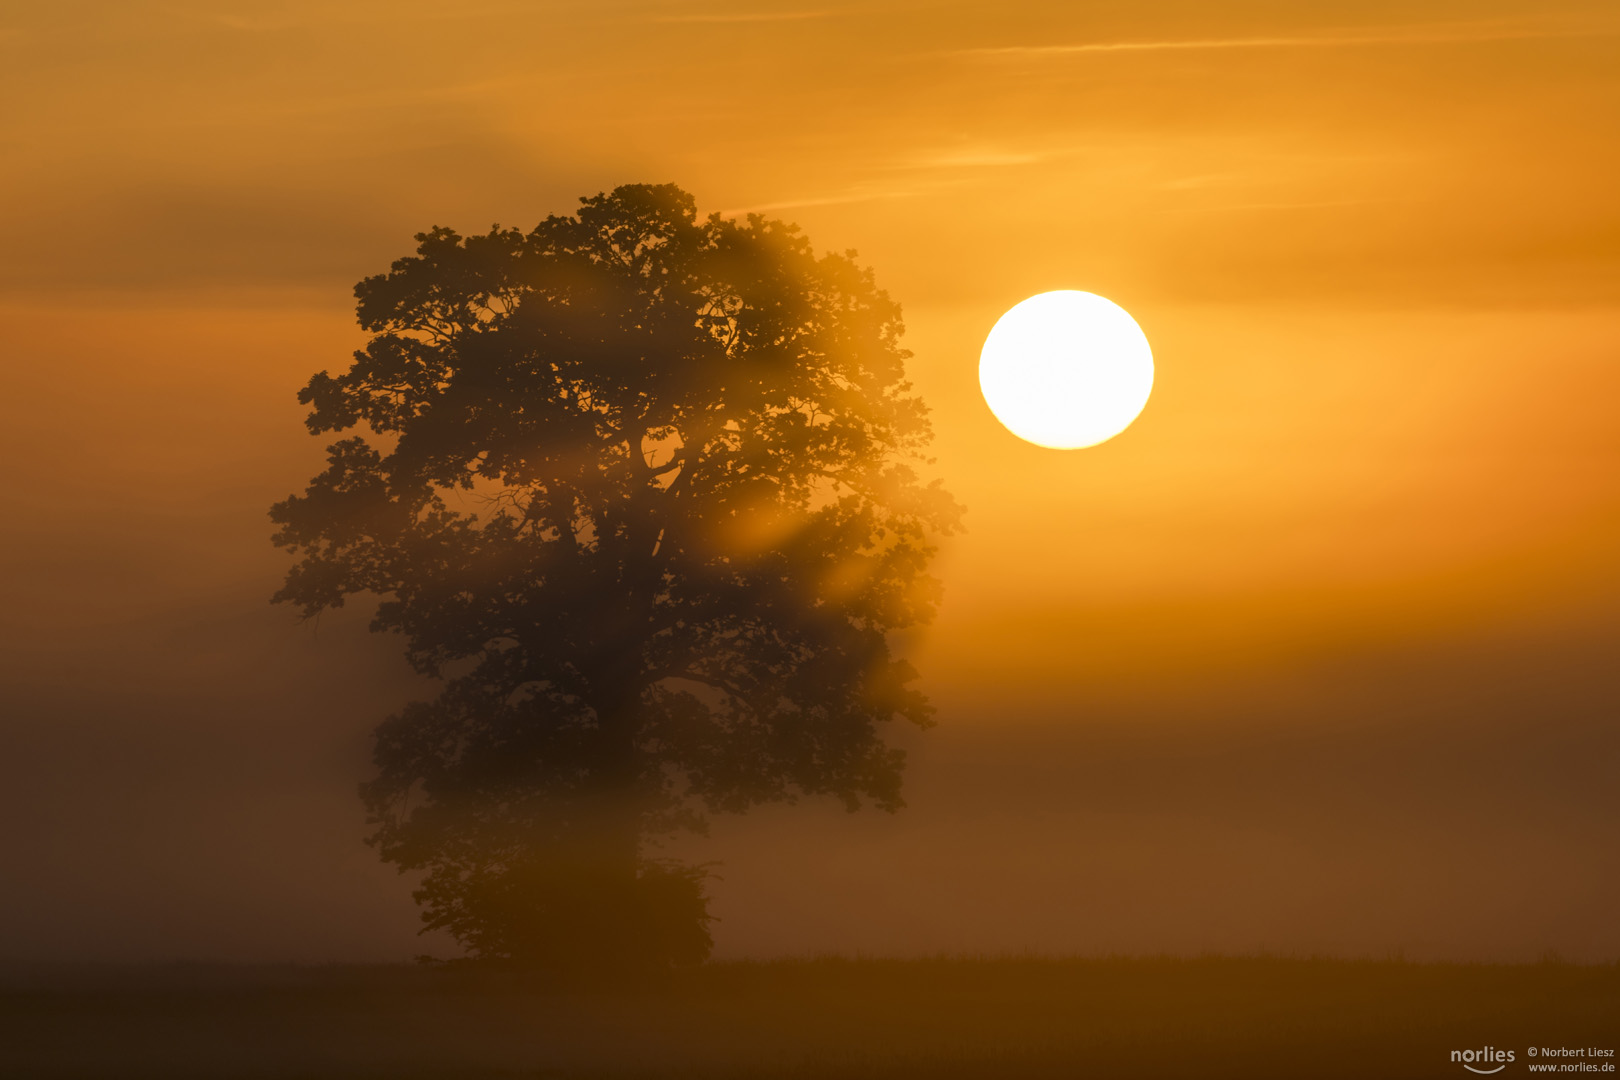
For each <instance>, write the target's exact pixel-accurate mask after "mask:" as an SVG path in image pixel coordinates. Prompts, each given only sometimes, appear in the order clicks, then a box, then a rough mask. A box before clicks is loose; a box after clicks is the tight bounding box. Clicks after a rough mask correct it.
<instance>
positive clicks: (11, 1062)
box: [0, 957, 1620, 1080]
mask: <svg viewBox="0 0 1620 1080" xmlns="http://www.w3.org/2000/svg"><path fill="white" fill-rule="evenodd" d="M1617 1035H1620V966H1616V965H1599V966H1578V965H1569V964H1560V963H1544V964H1535V965H1520V966H1506V965H1495V966H1491V965H1457V964H1414V963H1403V962H1398V961H1387V962H1371V961H1337V960H1321V959H1315V960H1295V959H1280V958H1264V957H1261V958H1218V957H1216V958H1200V959H1169V958H1166V959H1040V958H1011V959H972V958H964V959H937V960H894V961H888V960H837V959H819V960H803V961H780V962H770V963H722V964H712V965H708V966H705V967H702V968H698V969H693V970H690V971H684V972H680V973H677V974H675V975H672V976H669V977H667V978H665V979H663V980H661V981H660V982H659V983H658V984H656V985H644V986H640V987H637V988H634V989H627V988H622V987H621V988H617V989H613V988H606V987H602V988H596V989H592V990H584V991H570V992H564V991H561V990H559V989H557V988H555V987H550V986H547V985H546V984H544V983H543V982H540V981H538V980H536V979H535V978H533V977H530V976H524V975H521V974H517V973H512V972H500V971H488V970H478V969H474V968H466V967H456V966H424V967H417V966H402V967H346V966H345V967H336V966H335V967H320V968H240V967H207V966H198V967H165V968H127V969H94V970H92V969H74V970H69V969H63V968H53V969H35V970H21V969H19V970H13V971H10V972H7V973H5V974H4V976H3V991H0V1075H4V1076H8V1077H9V1076H18V1077H69V1076H73V1077H90V1076H96V1077H102V1076H106V1077H152V1078H156V1077H163V1078H183V1077H187V1078H188V1077H302V1078H308V1080H316V1078H321V1080H326V1078H338V1077H373V1078H383V1077H388V1078H401V1080H404V1078H411V1080H427V1078H435V1080H448V1078H452V1077H466V1078H488V1080H494V1078H497V1077H501V1078H506V1077H530V1078H540V1077H546V1078H552V1080H557V1078H564V1077H626V1078H629V1077H722V1078H723V1077H735V1078H738V1080H741V1078H747V1077H785V1078H786V1077H791V1078H811V1077H872V1078H879V1077H895V1078H899V1077H908V1078H909V1077H981V1076H982V1077H1076V1076H1095V1077H1115V1076H1118V1077H1164V1076H1201V1077H1237V1076H1244V1077H1257V1076H1258V1077H1270V1076H1276V1077H1302V1078H1309V1077H1338V1076H1345V1077H1350V1076H1355V1077H1403V1076H1414V1077H1415V1076H1458V1077H1461V1076H1469V1075H1472V1074H1470V1073H1467V1072H1465V1071H1463V1069H1462V1067H1461V1066H1460V1065H1458V1064H1456V1063H1453V1062H1452V1061H1451V1058H1450V1054H1451V1051H1453V1050H1463V1049H1469V1048H1480V1047H1483V1046H1485V1045H1487V1044H1488V1045H1491V1046H1493V1047H1497V1048H1502V1049H1512V1050H1514V1051H1515V1056H1516V1060H1515V1061H1514V1063H1513V1064H1512V1065H1510V1066H1508V1068H1507V1069H1506V1070H1505V1071H1504V1072H1503V1073H1502V1074H1501V1075H1502V1076H1504V1077H1509V1076H1516V1075H1524V1074H1525V1072H1526V1066H1527V1064H1528V1063H1529V1061H1530V1059H1529V1058H1527V1055H1526V1048H1527V1047H1529V1046H1531V1045H1535V1046H1537V1047H1548V1046H1571V1047H1576V1046H1579V1047H1597V1048H1610V1049H1613V1048H1614V1047H1615V1046H1616V1043H1617V1042H1620V1039H1617V1038H1616V1036H1617ZM1537 1060H1540V1061H1544V1060H1546V1059H1545V1058H1540V1059H1537ZM1614 1060H1615V1059H1612V1058H1611V1059H1608V1061H1610V1062H1613V1061H1614ZM1598 1067H1599V1068H1600V1069H1601V1068H1602V1065H1601V1064H1599V1065H1598ZM1597 1075H1603V1074H1601V1073H1599V1074H1597Z"/></svg>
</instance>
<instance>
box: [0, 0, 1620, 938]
mask: <svg viewBox="0 0 1620 1080" xmlns="http://www.w3.org/2000/svg"><path fill="white" fill-rule="evenodd" d="M1616 131H1620V13H1616V12H1615V10H1614V8H1613V6H1612V5H1611V4H1608V3H1599V2H1588V3H1557V2H1554V3H1534V4H1532V3H1528V2H1501V3H1486V2H1478V3H1440V2H1432V0H1406V2H1402V3H1370V2H1357V3H1348V2H1341V0H1326V2H1320V3H1310V4H1302V3H1230V2H1225V0H1221V2H1209V0H1200V2H1196V3H1195V2H1186V3H1174V2H1136V3H1128V4H1127V3H1092V2H1065V3H1019V2H1010V3H1001V4H995V5H986V4H967V3H928V2H922V0H917V2H906V3H889V2H870V3H863V4H860V5H819V4H816V3H802V4H793V3H789V4H778V5H768V4H740V3H721V2H716V3H712V4H692V3H673V2H672V3H647V2H624V3H611V2H593V3H535V2H516V0H514V2H495V0H489V2H476V0H475V2H472V3H468V4H463V5H444V4H439V3H418V2H415V0H395V2H389V3H382V2H375V3H373V2H361V0H331V2H324V3H273V2H264V0H260V2H255V3H202V2H186V0H175V2H169V3H147V2H142V0H126V2H117V3H74V2H53V3H37V2H23V0H12V2H8V3H3V4H0V196H3V198H0V320H3V326H4V335H3V338H0V341H3V344H0V366H3V373H4V386H5V387H6V390H7V393H6V394H5V395H4V396H3V399H0V451H3V453H4V456H5V460H6V461H7V462H8V464H9V465H10V468H9V469H8V470H7V480H8V484H7V487H8V492H7V496H6V500H5V501H6V506H7V509H6V512H5V513H4V514H3V515H0V559H3V565H4V568H5V569H4V571H3V573H0V701H3V702H5V706H4V708H3V709H0V850H4V851H5V853H6V860H7V865H8V870H7V878H8V886H7V888H6V889H5V890H4V891H3V892H0V927H3V928H4V929H0V959H5V958H13V959H73V960H149V959H176V958H185V959H218V960H299V961H322V960H351V959H363V960H370V959H391V958H399V957H405V956H409V955H411V954H413V953H415V952H421V951H429V952H431V951H434V950H437V951H439V952H440V953H445V952H447V951H448V950H449V948H450V947H449V946H448V945H447V944H446V943H444V942H441V941H436V940H432V939H419V938H416V937H415V936H414V929H415V919H416V916H415V911H414V908H413V906H412V904H411V902H410V899H409V895H408V894H409V882H408V881H407V880H401V879H400V878H398V877H397V876H396V875H395V874H394V872H393V871H392V870H391V869H390V868H388V867H385V866H383V865H381V864H380V863H378V862H377V861H376V859H375V855H374V853H373V852H371V851H370V850H368V849H367V848H365V847H364V846H363V845H362V844H361V842H360V838H361V837H362V836H363V835H364V832H365V826H364V822H363V816H362V812H361V809H360V806H359V801H358V799H357V798H356V797H355V786H356V784H357V783H358V781H359V780H360V779H361V778H363V777H364V776H365V775H366V772H367V755H368V747H367V739H368V733H369V731H370V729H371V727H372V726H373V725H374V724H375V723H376V721H377V720H378V719H380V718H381V717H382V716H384V715H386V714H387V713H388V712H389V711H391V710H392V709H393V708H395V707H397V706H398V705H399V704H400V703H402V702H404V701H406V700H409V699H410V698H411V697H412V696H414V695H419V694H422V693H424V692H430V691H429V690H428V688H425V687H423V686H422V685H421V684H420V683H419V682H416V681H414V679H413V677H412V676H410V675H409V674H408V673H407V672H406V670H405V667H404V665H403V662H402V661H401V659H400V658H399V647H398V643H397V642H391V641H388V640H386V639H374V638H372V637H371V636H369V635H368V634H367V632H366V628H365V623H366V616H365V614H364V612H363V611H361V610H346V611H344V612H339V613H335V614H332V615H328V616H326V617H323V619H322V620H320V621H319V622H318V623H300V622H299V621H298V620H297V618H296V616H295V615H294V613H292V612H291V611H287V610H284V609H280V608H273V607H271V606H270V605H269V603H268V598H269V596H270V594H271V593H272V592H273V591H274V590H275V588H276V587H277V585H278V583H279V581H280V578H281V576H282V574H283V573H284V572H285V570H286V565H287V559H286V556H285V554H284V553H281V552H278V551H276V550H274V549H273V548H272V547H271V546H270V543H269V533H270V525H269V522H268V519H267V517H266V510H267V508H268V507H269V505H270V504H271V503H272V502H274V501H276V500H278V499H281V498H284V497H285V496H286V495H287V494H289V493H290V492H293V491H295V490H300V489H301V488H302V487H303V485H304V483H305V482H306V481H307V479H308V477H309V476H311V475H312V474H313V473H314V472H316V471H317V469H318V468H319V467H320V464H321V461H322V458H323V450H322V446H323V444H322V441H321V440H318V439H314V438H311V437H309V436H308V435H307V434H306V433H305V431H304V429H303V426H302V423H301V421H302V415H303V409H302V407H300V406H299V405H298V404H297V402H296V401H295V399H294V395H295V394H296V391H297V390H298V388H299V387H301V386H302V385H303V383H304V382H305V381H306V380H307V378H308V377H309V375H310V374H312V373H313V372H315V371H318V370H321V369H326V368H331V369H337V368H339V367H341V366H342V365H343V364H344V363H345V362H346V359H347V356H348V353H349V352H350V351H351V350H352V349H354V348H355V347H356V346H358V345H359V344H361V343H362V342H363V340H364V337H363V335H362V334H361V332H360V331H359V329H358V327H357V326H356V325H355V323H354V319H353V311H352V298H351V294H350V289H351V287H352V285H353V284H354V282H355V281H357V280H359V279H360V278H361V277H364V276H366V275H368V274H372V273H376V272H379V271H381V270H383V269H384V268H386V266H387V264H388V263H389V262H390V261H391V260H392V259H394V258H397V257H399V256H401V255H404V254H407V253H408V252H409V251H410V249H411V247H412V240H411V236H412V234H413V233H415V232H417V231H419V230H422V229H425V228H428V227H429V226H432V225H449V226H453V227H456V228H458V229H460V230H461V231H463V232H475V231H482V230H483V229H485V228H487V227H488V226H489V225H490V224H491V223H494V222H499V223H501V224H504V225H516V226H522V227H529V226H532V225H533V224H534V223H535V222H537V221H538V220H540V219H541V218H543V217H545V216H546V215H549V214H553V213H567V212H569V211H570V210H571V209H572V208H573V207H574V206H576V205H577V201H576V200H577V199H578V197H580V196H582V195H590V194H595V193H596V192H599V191H603V190H606V189H610V188H612V187H614V186H616V185H618V184H621V183H631V182H655V183H661V182H670V181H673V182H675V183H678V184H680V185H681V186H683V187H684V188H686V189H687V190H689V191H691V192H692V193H693V194H694V195H695V196H696V198H697V201H698V205H699V207H700V208H701V209H702V210H703V211H705V212H707V211H719V212H723V213H727V214H736V213H742V212H746V211H758V212H761V213H765V214H767V215H770V216H776V217H782V218H785V219H787V220H790V221H794V222H797V223H799V224H800V225H801V226H803V228H804V230H805V231H806V233H807V235H808V236H809V237H810V239H811V241H812V242H813V243H814V244H815V245H816V246H817V248H818V249H819V250H844V249H851V248H853V249H856V250H857V251H858V252H859V258H860V260H861V261H862V262H863V263H865V264H867V265H870V266H871V267H873V268H874V270H875V272H876V274H877V278H878V281H879V283H880V285H882V286H883V287H884V288H885V289H887V290H888V291H889V292H890V293H891V294H892V295H893V296H894V297H895V298H896V299H898V300H899V301H900V302H901V304H902V305H903V308H904V311H905V319H906V324H907V335H906V342H907V345H908V347H909V348H910V349H912V350H913V352H914V354H915V355H914V357H913V359H912V360H911V362H910V364H911V366H910V371H911V376H912V379H913V381H914V382H915V384H916V386H917V388H918V390H919V392H920V393H921V394H922V395H923V397H924V398H925V399H926V400H927V401H928V403H929V404H930V406H931V407H932V420H933V424H934V427H935V431H936V439H935V444H934V452H935V455H936V461H935V464H934V465H933V466H931V468H932V469H933V470H934V472H935V474H937V475H938V476H940V477H942V478H943V479H944V480H945V482H946V484H947V486H948V487H949V488H950V490H951V491H952V492H953V493H954V494H955V495H956V496H957V498H958V499H959V500H960V501H961V502H962V503H963V504H964V505H965V506H966V507H967V516H966V519H965V522H966V526H967V528H966V531H965V532H964V533H963V534H961V535H960V536H957V537H953V538H951V539H950V540H949V541H948V542H947V543H946V545H945V546H944V548H943V550H942V553H941V555H940V558H939V561H938V563H937V572H938V574H939V576H940V577H941V578H942V580H943V581H944V584H945V601H944V604H943V607H942V609H941V612H940V616H939V618H938V620H937V622H936V623H935V624H934V626H932V627H931V628H929V629H928V630H926V631H923V632H920V633H918V634H916V635H914V637H913V638H912V639H910V640H908V641H907V642H906V643H905V647H906V649H907V650H908V652H909V654H910V655H911V656H912V657H913V659H914V661H915V663H916V664H917V666H918V667H919V669H920V670H921V672H922V685H923V688H924V689H925V690H926V691H927V692H928V693H929V694H930V695H931V697H932V698H933V700H934V702H935V704H936V705H937V706H938V708H939V713H938V720H939V725H938V727H936V728H935V729H932V730H930V731H928V732H926V733H920V734H916V733H913V734H902V736H901V737H902V741H904V743H905V744H906V745H907V747H908V748H909V750H910V752H911V766H910V770H909V773H908V784H909V787H908V801H909V804H910V805H909V806H908V808H907V809H906V810H904V811H902V812H901V813H900V814H898V815H895V816H892V817H891V816H888V815H884V814H879V813H864V814H859V815H854V816H849V815H845V814H844V813H843V812H842V811H841V810H840V809H838V808H837V807H835V806H833V805H830V804H822V803H815V802H810V803H805V804H801V805H799V806H795V807H783V808H772V809H769V810H766V811H761V812H756V813H753V814H751V815H748V816H747V817H744V818H739V819H734V820H722V821H719V822H717V823H716V829H715V833H714V835H713V837H712V838H711V839H710V840H708V841H705V842H702V843H698V844H696V845H695V846H694V847H692V849H691V850H692V851H693V852H695V853H697V854H698V856H699V857H702V858H705V859H712V860H716V861H718V862H720V863H722V864H723V865H722V866H721V869H720V873H721V880H720V881H718V882H717V883H716V885H715V911H716V913H717V914H719V916H720V918H721V921H720V922H719V923H718V924H717V926H716V938H717V954H718V955H722V956H744V955H777V954H783V953H806V952H817V951H841V952H856V951H860V952H865V953H875V954H917V953H928V952H938V951H988V952H997V951H1007V950H1021V949H1034V950H1038V951H1048V952H1050V951H1061V952H1078V953H1099V952H1130V953H1159V952H1181V953H1197V952H1206V951H1214V952H1245V951H1272V952H1282V953H1311V952H1329V953H1335V954H1341V955H1373V956H1380V957H1382V956H1386V955H1396V954H1399V955H1410V956H1413V957H1442V956H1443V957H1452V958H1467V959H1534V958H1536V957H1538V956H1541V955H1543V954H1545V953H1548V952H1556V953H1558V954H1560V955H1563V956H1566V957H1570V958H1580V959H1598V958H1604V959H1613V958H1614V957H1616V956H1620V925H1617V924H1616V923H1615V921H1614V919H1613V915H1612V913H1613V911H1615V910H1617V909H1620V853H1617V851H1616V848H1615V846H1614V844H1613V837H1614V836H1615V835H1616V830H1617V828H1620V794H1617V792H1620V785H1617V784H1616V783H1615V782H1614V778H1615V775H1616V772H1617V770H1620V730H1617V727H1616V717H1620V671H1617V670H1615V669H1616V668H1617V667H1620V665H1615V664H1614V663H1613V657H1614V656H1615V655H1616V645H1620V605H1617V601H1620V570H1617V569H1616V563H1615V559H1614V556H1613V553H1614V551H1615V550H1616V544H1617V541H1620V423H1617V421H1616V419H1615V417H1616V415H1617V410H1616V404H1617V399H1620V202H1617V201H1616V200H1615V199H1614V198H1613V184H1614V180H1613V178H1614V176H1615V175H1616V169H1617V166H1620V140H1616V139H1615V137H1614V132H1616ZM1062 288H1072V289H1084V290H1088V291H1092V292H1096V293H1099V294H1102V295H1105V296H1107V297H1109V298H1110V299H1112V300H1114V301H1115V302H1117V303H1119V304H1121V305H1122V306H1124V307H1125V308H1126V309H1127V310H1128V311H1130V312H1131V314H1132V315H1133V316H1134V317H1135V318H1136V320H1137V321H1138V323H1139V324H1140V325H1141V326H1142V328H1143V330H1144V332H1145V333H1146V335H1147V337H1148V339H1149V341H1150V342H1151V343H1152V346H1153V349H1154V355H1155V363H1156V382H1155V389H1154V394H1153V397H1152V399H1151V400H1150V401H1149V403H1148V406H1147V408H1146V410H1145V411H1144V413H1143V414H1142V416H1141V417H1140V418H1139V419H1138V421H1137V422H1136V423H1135V424H1134V425H1133V426H1132V427H1131V428H1130V429H1129V430H1128V431H1126V432H1125V433H1124V434H1123V435H1121V436H1119V437H1118V438H1117V439H1115V440H1113V441H1111V442H1109V443H1106V444H1104V445H1102V446H1100V447H1097V448H1094V449H1089V450H1083V451H1068V452H1060V451H1052V450H1046V449H1042V448H1039V447H1035V446H1032V445H1030V444H1027V443H1023V442H1021V441H1019V440H1018V439H1017V438H1016V437H1014V436H1012V435H1011V434H1010V433H1008V432H1006V431H1005V430H1004V429H1002V428H1001V426H1000V425H999V424H998V423H997V422H996V420H995V418H994V417H993V416H991V415H990V413H989V411H988V410H987V409H986V408H985V406H984V404H983V401H982V399H981V398H980V396H979V391H978V385H977V367H976V366H977V359H978V350H979V347H980V345H981V344H982V342H983V340H984V336H985V334H986V333H987V332H988V331H989V328H990V326H991V325H993V324H994V322H995V320H996V318H997V317H998V316H999V315H1000V314H1001V312H1003V311H1005V310H1006V309H1007V308H1008V307H1010V306H1012V305H1013V304H1014V303H1016V302H1018V301H1019V300H1021V299H1023V298H1025V297H1027V296H1029V295H1032V294H1034V293H1038V292H1043V291H1047V290H1051V289H1062Z"/></svg>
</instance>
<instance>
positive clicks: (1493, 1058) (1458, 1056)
mask: <svg viewBox="0 0 1620 1080" xmlns="http://www.w3.org/2000/svg"><path fill="white" fill-rule="evenodd" d="M1451 1060H1452V1061H1456V1062H1460V1063H1461V1064H1462V1067H1463V1068H1465V1069H1467V1070H1468V1071H1469V1072H1472V1073H1479V1074H1480V1075H1481V1076H1489V1075H1490V1074H1491V1073H1499V1072H1501V1071H1502V1070H1503V1069H1505V1068H1507V1063H1508V1062H1510V1061H1512V1060H1513V1051H1511V1050H1498V1049H1497V1048H1496V1047H1494V1046H1487V1047H1485V1048H1484V1049H1483V1050H1453V1051H1452V1052H1451ZM1475 1065H1481V1066H1487V1067H1486V1068H1475ZM1491 1065H1494V1066H1496V1067H1495V1068H1494V1069H1493V1068H1489V1067H1488V1066H1491Z"/></svg>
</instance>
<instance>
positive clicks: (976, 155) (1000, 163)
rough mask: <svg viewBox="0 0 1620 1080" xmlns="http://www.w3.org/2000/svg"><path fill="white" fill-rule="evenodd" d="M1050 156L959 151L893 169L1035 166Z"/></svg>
mask: <svg viewBox="0 0 1620 1080" xmlns="http://www.w3.org/2000/svg"><path fill="white" fill-rule="evenodd" d="M1048 156H1049V155H1047V154H1030V153H1019V152H1017V151H1010V150H991V149H983V150H959V151H951V152H946V153H940V154H929V155H925V156H923V157H917V158H912V159H910V160H907V161H903V162H900V163H898V164H896V165H893V166H891V167H892V168H896V169H981V168H1005V167H1007V166H1012V165H1034V164H1036V163H1038V162H1042V161H1045V160H1046V159H1047V157H1048Z"/></svg>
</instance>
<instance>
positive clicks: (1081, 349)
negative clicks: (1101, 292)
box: [979, 289, 1153, 450]
mask: <svg viewBox="0 0 1620 1080" xmlns="http://www.w3.org/2000/svg"><path fill="white" fill-rule="evenodd" d="M979 386H980V388H981V389H982V390H983V392H984V400H985V403H986V404H988V405H989V406H990V411H991V412H993V413H995V415H996V419H997V420H1000V421H1001V422H1002V423H1003V424H1004V425H1006V427H1007V430H1008V431H1011V432H1012V433H1013V434H1014V435H1017V436H1018V437H1019V438H1021V439H1025V440H1028V441H1029V442H1032V443H1035V444H1036V445H1037V446H1046V447H1051V448H1052V449H1054V450H1078V449H1080V448H1081V447H1086V446H1096V445H1097V444H1098V443H1101V442H1106V441H1107V440H1109V439H1112V438H1113V437H1114V436H1115V435H1118V434H1119V433H1120V432H1122V431H1124V430H1125V429H1126V428H1127V427H1129V426H1130V425H1131V421H1133V420H1135V419H1136V418H1137V416H1138V415H1139V414H1140V413H1141V412H1142V408H1143V406H1145V405H1146V404H1147V399H1148V394H1149V393H1150V392H1151V391H1152V389H1153V350H1152V349H1150V348H1149V347H1148V340H1147V335H1145V334H1143V333H1142V328H1141V327H1140V326H1138V325H1136V320H1135V319H1133V318H1131V317H1130V315H1129V313H1127V312H1126V311H1125V309H1124V308H1122V307H1120V306H1119V305H1118V304H1116V303H1114V302H1113V301H1112V300H1108V299H1105V298H1103V297H1101V296H1098V295H1096V294H1095V293H1088V292H1078V291H1075V290H1073V289H1062V290H1058V291H1056V292H1046V293H1040V294H1039V295H1036V296H1032V297H1030V298H1029V299H1028V300H1025V301H1023V302H1022V303H1020V304H1016V305H1014V306H1013V307H1012V309H1011V310H1009V311H1008V312H1007V313H1006V314H1005V315H1003V316H1002V317H1001V318H1000V319H998V320H996V325H995V326H994V327H992V328H991V330H990V336H989V337H988V338H986V339H985V342H984V350H983V351H982V352H981V353H980V354H979Z"/></svg>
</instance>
